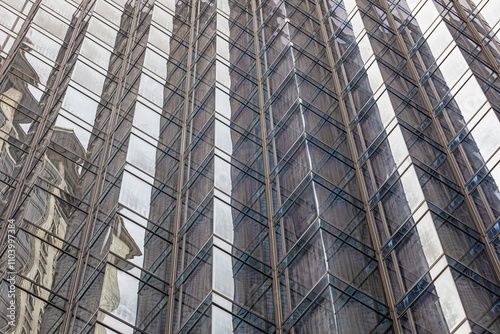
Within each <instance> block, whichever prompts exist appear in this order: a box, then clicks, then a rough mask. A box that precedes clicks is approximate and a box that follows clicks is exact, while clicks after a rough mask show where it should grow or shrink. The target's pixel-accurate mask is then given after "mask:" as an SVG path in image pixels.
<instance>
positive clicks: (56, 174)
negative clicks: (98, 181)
mask: <svg viewBox="0 0 500 334" xmlns="http://www.w3.org/2000/svg"><path fill="white" fill-rule="evenodd" d="M50 148H51V150H48V151H47V153H46V154H45V155H44V157H43V167H42V170H41V171H40V172H39V177H40V178H43V179H46V180H48V181H49V182H50V183H51V184H53V185H54V186H55V188H54V189H53V192H52V193H48V192H45V191H42V190H40V189H38V188H35V189H34V190H33V193H32V196H30V198H29V201H28V203H27V204H26V207H25V212H24V219H25V220H26V221H27V222H29V223H30V224H33V225H36V226H37V228H34V229H32V233H33V236H34V238H26V237H25V235H24V234H21V233H19V239H18V245H17V246H18V249H19V250H20V251H21V249H22V251H24V252H27V254H26V257H25V261H26V262H25V263H19V264H18V265H19V270H18V274H19V276H22V277H23V278H22V279H21V280H20V282H19V288H18V294H17V298H16V299H17V307H18V308H17V316H16V318H17V323H16V326H15V327H13V328H10V329H9V331H8V333H33V334H36V333H39V332H40V329H41V322H42V317H43V313H44V310H45V306H46V303H45V302H43V301H41V300H40V299H39V298H42V299H44V300H49V299H50V295H51V291H50V290H51V289H52V288H53V283H54V276H55V272H56V270H57V267H58V265H60V264H59V263H58V257H59V252H60V251H59V250H58V249H60V248H62V246H63V242H62V240H63V239H64V237H65V235H66V230H67V226H68V225H69V224H70V223H71V222H70V221H69V219H68V216H69V214H70V213H69V212H68V209H69V206H67V205H65V204H64V202H63V201H60V200H59V199H60V198H66V199H67V196H66V195H65V194H70V195H73V196H75V195H76V194H75V191H77V189H78V181H79V176H78V169H77V168H78V163H79V162H81V161H82V158H83V156H84V149H83V147H82V146H81V145H80V142H79V141H78V139H77V138H76V136H75V135H74V133H73V131H72V130H68V129H63V128H57V127H56V128H55V129H54V132H53V135H52V144H51V147H50ZM61 154H64V155H65V156H66V157H67V159H65V158H62V156H61ZM45 241H49V242H50V243H51V244H52V245H53V246H54V247H52V246H51V247H49V246H48V244H47V242H45ZM30 281H33V282H34V283H35V284H36V285H33V284H32V283H31V282H30ZM41 287H43V288H41ZM33 290H34V291H35V293H36V295H37V296H38V297H39V298H34V297H33V296H32V295H31V294H30V293H27V292H26V291H33Z"/></svg>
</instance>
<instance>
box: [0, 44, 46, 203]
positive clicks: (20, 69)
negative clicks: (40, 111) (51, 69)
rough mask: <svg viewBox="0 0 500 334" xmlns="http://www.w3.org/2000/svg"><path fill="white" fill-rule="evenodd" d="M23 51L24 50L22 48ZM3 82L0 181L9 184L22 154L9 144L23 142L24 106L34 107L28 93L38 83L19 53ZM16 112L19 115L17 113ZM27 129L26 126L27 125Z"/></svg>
mask: <svg viewBox="0 0 500 334" xmlns="http://www.w3.org/2000/svg"><path fill="white" fill-rule="evenodd" d="M23 48H24V49H28V47H27V46H26V45H23ZM7 78H8V79H7V80H6V81H5V84H4V85H3V87H1V90H2V94H1V95H0V129H1V131H0V181H3V182H5V183H7V184H9V183H12V181H10V182H9V180H11V179H10V178H11V177H15V175H16V174H17V173H16V170H18V169H19V163H20V161H18V160H19V159H20V157H21V155H22V153H20V152H21V151H20V150H19V149H18V148H17V147H13V146H12V144H11V143H10V142H12V141H14V142H15V141H18V142H17V143H16V144H17V145H19V143H20V142H24V141H25V140H26V136H25V130H23V129H22V128H21V124H23V123H29V122H30V121H31V119H30V118H29V117H28V116H27V115H26V114H25V112H26V111H27V110H26V109H25V107H24V106H25V105H28V106H36V105H37V104H38V101H36V99H35V98H34V97H33V95H32V93H31V92H30V89H29V87H30V85H34V84H36V82H38V75H37V73H36V72H35V70H34V69H33V67H32V66H31V65H30V63H29V62H28V60H27V59H26V53H25V52H24V51H21V52H20V53H19V56H18V57H16V58H15V60H14V62H13V68H12V69H11V71H10V72H9V73H8V74H7ZM20 110H21V111H22V112H20ZM28 126H29V124H28ZM8 188H9V187H8V186H6V185H4V184H1V185H0V195H1V199H0V203H1V204H2V210H3V209H4V208H5V207H7V202H4V201H7V200H8V196H6V192H7V189H8Z"/></svg>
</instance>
